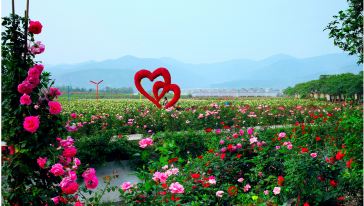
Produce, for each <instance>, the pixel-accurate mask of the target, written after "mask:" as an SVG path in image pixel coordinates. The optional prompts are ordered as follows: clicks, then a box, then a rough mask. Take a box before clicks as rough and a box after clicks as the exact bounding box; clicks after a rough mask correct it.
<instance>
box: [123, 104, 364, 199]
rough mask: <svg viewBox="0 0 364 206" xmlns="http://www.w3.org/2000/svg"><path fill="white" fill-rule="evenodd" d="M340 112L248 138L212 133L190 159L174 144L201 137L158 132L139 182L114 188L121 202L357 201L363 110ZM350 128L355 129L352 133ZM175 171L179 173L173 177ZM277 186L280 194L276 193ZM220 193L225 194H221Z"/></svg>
mask: <svg viewBox="0 0 364 206" xmlns="http://www.w3.org/2000/svg"><path fill="white" fill-rule="evenodd" d="M341 109H343V113H342V114H341V115H339V116H332V115H331V114H329V115H328V116H327V115H325V114H324V113H325V112H322V111H321V110H319V109H317V110H315V111H311V112H312V113H311V115H312V116H314V117H315V121H314V122H313V124H306V123H299V124H296V125H295V126H291V127H284V128H276V129H274V128H273V129H272V128H267V129H264V128H261V129H260V130H256V131H255V132H251V133H249V132H247V130H246V129H244V130H243V131H246V132H245V133H242V132H241V130H239V131H235V132H234V130H223V132H222V133H212V132H211V133H210V132H209V133H207V135H206V137H202V136H201V141H203V142H204V143H205V145H200V148H194V150H195V153H193V152H190V153H187V156H184V154H186V151H185V150H179V147H178V146H176V143H175V140H176V139H181V140H180V141H181V142H180V143H179V144H178V145H186V144H189V141H190V139H189V138H181V137H183V136H185V135H187V136H189V137H190V138H192V137H193V136H196V137H198V136H199V135H200V133H199V132H187V133H181V134H177V135H176V134H171V133H164V134H157V135H155V136H154V137H153V139H154V140H155V143H154V145H153V146H150V147H148V148H144V149H142V150H143V153H144V152H145V153H148V154H152V155H151V156H147V158H146V159H149V161H148V163H147V166H146V168H142V169H141V170H140V172H139V173H138V174H139V178H140V179H141V180H142V181H143V182H142V183H138V184H136V185H132V184H131V185H130V186H128V185H129V184H128V183H125V185H124V184H123V185H124V186H122V188H121V189H120V190H119V191H120V194H121V197H122V200H123V204H126V205H138V204H144V205H175V204H180V205H249V204H252V205H263V204H266V205H277V204H278V205H282V204H287V203H290V204H297V205H303V203H309V204H310V205H318V204H330V203H331V204H336V203H344V202H346V201H347V202H352V201H358V202H360V200H361V199H362V196H361V190H362V187H361V185H360V184H359V183H360V181H359V179H360V178H362V168H361V165H362V161H363V160H362V151H359V148H360V147H361V146H362V138H361V136H362V134H361V131H362V121H361V120H359V119H357V118H361V115H362V111H360V110H359V107H352V106H351V105H348V106H345V107H342V108H341ZM349 124H351V125H352V126H353V127H354V128H349V127H348V125H349ZM193 133H195V135H193ZM283 133H284V135H283ZM344 137H345V138H344ZM254 138H256V139H254ZM221 140H223V141H221ZM239 144H240V145H239ZM353 144H356V145H353ZM191 145H192V144H191ZM289 145H291V146H289ZM188 150H190V151H191V148H188ZM153 151H155V152H154V153H153ZM354 152H355V153H354ZM341 153H342V154H341ZM193 154H195V155H193ZM338 154H341V156H340V155H338ZM196 155H197V156H196ZM350 161H351V162H350ZM176 169H178V170H177V171H178V172H177V173H173V172H172V171H173V170H176ZM158 172H159V173H165V174H166V175H167V177H166V180H165V182H164V181H162V179H158V178H156V177H157V176H158V174H159V173H158ZM241 178H242V179H241ZM355 181H357V182H355ZM176 182H178V183H179V184H181V185H182V186H183V188H184V191H183V193H181V194H179V193H178V194H176V193H173V192H172V190H171V189H170V187H171V185H172V183H176ZM277 187H279V188H280V192H277V194H273V193H274V192H273V191H274V190H275V188H277ZM218 191H223V194H222V195H221V197H219V196H218V195H217V192H218Z"/></svg>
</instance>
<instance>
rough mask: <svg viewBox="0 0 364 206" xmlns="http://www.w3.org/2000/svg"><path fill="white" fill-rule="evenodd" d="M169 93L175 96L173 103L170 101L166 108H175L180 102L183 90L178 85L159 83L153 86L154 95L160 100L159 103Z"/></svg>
mask: <svg viewBox="0 0 364 206" xmlns="http://www.w3.org/2000/svg"><path fill="white" fill-rule="evenodd" d="M162 88H163V90H162V92H161V94H159V95H158V93H159V90H160V89H162ZM169 91H173V93H174V95H173V98H172V100H171V101H169V102H168V103H167V104H166V106H165V107H164V108H166V109H167V108H169V107H171V106H173V105H174V104H176V102H177V101H178V100H179V98H180V96H181V89H180V88H179V86H178V85H176V84H169V85H166V84H165V83H164V82H161V81H158V82H156V83H154V85H153V94H154V96H155V97H156V98H157V99H158V101H159V100H160V99H162V98H163V96H164V95H165V94H166V93H168V92H169Z"/></svg>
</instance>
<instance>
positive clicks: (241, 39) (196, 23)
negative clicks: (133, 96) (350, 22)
mask: <svg viewBox="0 0 364 206" xmlns="http://www.w3.org/2000/svg"><path fill="white" fill-rule="evenodd" d="M15 1H16V11H17V13H23V11H24V4H25V0H23V1H19V0H15ZM1 2H2V9H1V11H2V14H1V15H2V16H4V15H7V14H8V13H9V12H10V10H11V5H10V2H11V0H2V1H1ZM346 7H347V2H346V0H250V1H248V0H224V1H222V0H179V1H177V0H173V1H172V0H128V1H126V0H107V1H106V0H104V1H96V0H94V1H90V0H87V1H86V0H62V1H54V0H30V17H31V19H34V20H39V21H41V22H42V24H43V26H44V30H43V32H42V34H41V35H39V36H37V39H39V40H41V41H43V42H44V43H45V45H46V52H45V53H44V54H41V55H39V56H38V57H37V58H38V59H39V60H42V61H43V62H44V63H46V64H60V63H77V62H83V61H88V60H104V59H112V58H118V57H121V56H124V55H134V56H137V57H152V58H155V57H157V58H158V57H171V58H175V59H178V60H181V61H184V62H189V63H202V62H217V61H224V60H230V59H237V58H249V59H262V58H265V57H268V56H271V55H274V54H280V53H284V54H288V55H292V56H295V57H299V58H303V57H310V56H316V55H322V54H328V53H336V52H341V50H340V49H338V48H336V47H335V46H334V45H333V43H332V40H330V39H328V35H327V32H323V29H324V28H325V26H326V25H327V23H328V22H330V21H331V20H332V16H333V15H335V14H336V13H337V12H338V11H339V10H342V9H345V8H346Z"/></svg>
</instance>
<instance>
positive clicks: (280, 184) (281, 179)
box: [278, 176, 284, 186]
mask: <svg viewBox="0 0 364 206" xmlns="http://www.w3.org/2000/svg"><path fill="white" fill-rule="evenodd" d="M283 182H284V177H283V176H278V185H279V186H283Z"/></svg>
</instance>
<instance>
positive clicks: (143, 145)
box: [139, 137, 153, 149]
mask: <svg viewBox="0 0 364 206" xmlns="http://www.w3.org/2000/svg"><path fill="white" fill-rule="evenodd" d="M150 145H153V140H152V138H149V137H148V138H145V139H141V140H140V141H139V147H141V148H143V149H144V148H146V147H148V146H150Z"/></svg>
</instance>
